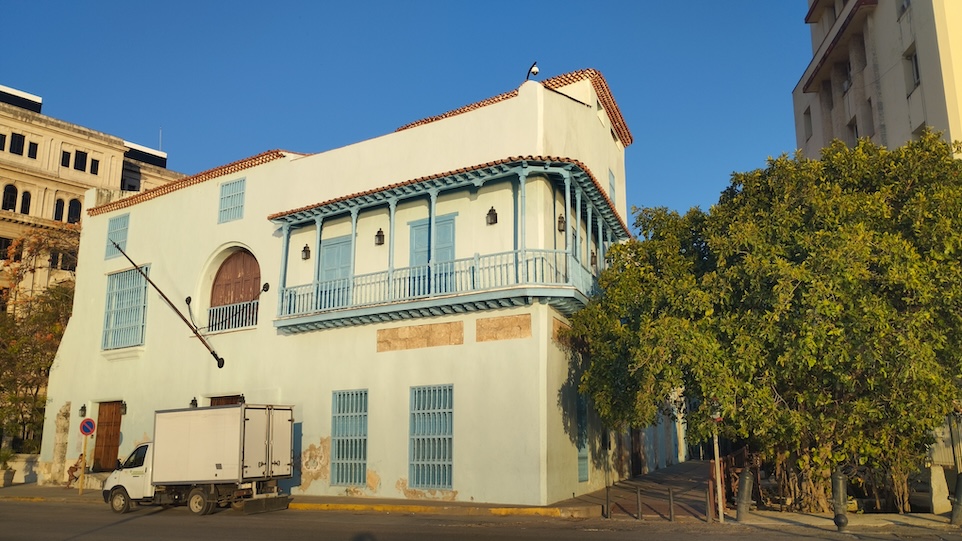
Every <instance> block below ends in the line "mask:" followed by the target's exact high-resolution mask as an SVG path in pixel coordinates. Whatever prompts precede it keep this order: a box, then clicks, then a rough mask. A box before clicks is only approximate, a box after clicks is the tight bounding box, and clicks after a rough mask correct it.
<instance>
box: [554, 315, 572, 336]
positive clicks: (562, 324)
mask: <svg viewBox="0 0 962 541" xmlns="http://www.w3.org/2000/svg"><path fill="white" fill-rule="evenodd" d="M569 328H570V326H569V325H568V324H567V323H565V322H564V321H561V320H560V319H558V318H554V319H552V321H551V339H552V340H554V341H555V342H559V340H558V335H559V334H560V333H561V330H562V329H569Z"/></svg>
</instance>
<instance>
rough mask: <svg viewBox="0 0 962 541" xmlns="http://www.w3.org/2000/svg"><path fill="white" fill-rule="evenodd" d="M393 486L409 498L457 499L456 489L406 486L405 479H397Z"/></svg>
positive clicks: (447, 500) (406, 481) (445, 500)
mask: <svg viewBox="0 0 962 541" xmlns="http://www.w3.org/2000/svg"><path fill="white" fill-rule="evenodd" d="M394 487H395V488H397V489H398V492H400V493H401V494H404V497H405V498H407V499H409V500H436V501H442V502H456V501H458V491H457V490H443V489H436V488H429V489H423V488H408V480H407V479H398V480H397V483H395V484H394Z"/></svg>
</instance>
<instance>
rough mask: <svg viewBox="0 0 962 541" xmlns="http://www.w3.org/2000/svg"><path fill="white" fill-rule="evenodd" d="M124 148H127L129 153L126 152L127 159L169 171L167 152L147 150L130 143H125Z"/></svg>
mask: <svg viewBox="0 0 962 541" xmlns="http://www.w3.org/2000/svg"><path fill="white" fill-rule="evenodd" d="M124 146H126V147H127V151H126V152H124V157H125V158H130V159H131V160H137V161H138V162H143V163H146V164H150V165H156V166H157V167H163V168H164V169H167V153H166V152H163V151H161V150H154V149H152V148H147V147H145V146H141V145H138V144H137V143H131V142H130V141H124Z"/></svg>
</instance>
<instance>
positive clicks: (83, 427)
mask: <svg viewBox="0 0 962 541" xmlns="http://www.w3.org/2000/svg"><path fill="white" fill-rule="evenodd" d="M95 430H97V423H95V422H94V420H93V419H91V418H90V417H87V418H86V419H84V420H83V421H80V433H81V434H83V435H84V436H89V435H91V434H93V433H94V431H95Z"/></svg>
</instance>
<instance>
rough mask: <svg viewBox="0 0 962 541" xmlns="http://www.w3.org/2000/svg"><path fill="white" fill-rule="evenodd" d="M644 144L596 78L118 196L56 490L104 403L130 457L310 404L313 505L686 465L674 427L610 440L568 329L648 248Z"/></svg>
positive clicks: (306, 435)
mask: <svg viewBox="0 0 962 541" xmlns="http://www.w3.org/2000/svg"><path fill="white" fill-rule="evenodd" d="M630 143H631V133H630V132H629V131H628V127H627V126H626V125H625V122H624V119H623V118H622V116H621V114H620V112H619V110H618V107H617V105H616V104H615V101H614V99H613V98H612V96H611V93H610V92H609V89H608V86H607V84H606V82H605V80H604V78H602V76H601V74H600V73H598V72H597V71H594V70H583V71H578V72H574V73H570V74H566V75H561V76H557V77H553V78H550V79H547V80H545V81H543V82H535V81H529V82H525V83H524V84H523V85H522V86H521V87H520V88H518V89H517V90H514V91H512V92H509V93H506V94H503V95H500V96H496V97H494V98H491V99H488V100H485V101H483V102H480V103H476V104H472V105H469V106H466V107H463V108H461V109H458V110H455V111H451V112H449V113H446V114H443V115H440V116H437V117H433V118H429V119H425V120H422V121H419V122H416V123H413V124H411V125H408V126H404V127H402V128H400V129H399V130H397V131H396V132H394V133H391V134H389V135H385V136H382V137H379V138H376V139H372V140H369V141H364V142H361V143H357V144H354V145H351V146H347V147H344V148H340V149H336V150H332V151H329V152H323V153H320V154H311V155H303V154H297V153H291V152H284V151H270V152H265V153H263V154H260V155H258V156H254V157H252V158H248V159H245V160H241V161H239V162H236V163H232V164H229V165H226V166H223V167H219V168H216V169H213V170H211V171H207V172H204V173H201V174H198V175H195V176H193V177H188V178H185V179H183V180H180V181H178V182H175V183H171V184H168V185H164V186H161V187H159V188H156V189H153V190H148V191H146V192H144V193H141V194H137V195H131V196H127V197H124V198H119V199H118V198H116V197H115V196H114V194H111V193H108V192H105V191H100V192H98V193H97V194H96V195H95V194H94V193H93V191H92V192H91V193H90V194H88V197H87V199H86V201H87V202H88V204H87V205H86V207H87V208H86V213H85V215H84V218H83V219H84V222H83V233H82V239H81V244H82V249H81V252H80V253H81V260H80V264H79V267H78V274H77V291H76V302H75V308H74V316H73V319H72V320H71V322H70V325H69V326H68V328H67V332H66V335H65V336H64V339H63V343H62V345H61V348H60V352H59V354H58V356H57V358H56V360H55V362H54V365H53V368H52V370H51V375H50V389H49V400H48V405H47V418H46V421H47V422H46V424H45V427H44V438H43V450H42V455H41V462H42V464H43V465H42V471H43V472H44V479H43V481H44V482H49V483H58V482H60V481H61V480H62V479H64V475H65V474H64V473H63V472H64V464H65V463H72V462H73V460H75V459H76V457H77V455H78V454H79V453H80V450H81V448H82V437H81V436H80V434H79V431H78V424H79V422H80V420H81V418H82V416H84V415H86V416H88V417H91V418H94V419H95V420H97V421H98V425H99V426H98V429H97V433H96V435H95V437H94V439H93V440H92V441H91V442H90V449H91V452H90V455H92V459H93V460H94V463H95V465H96V466H97V467H99V468H110V467H112V466H113V464H114V463H115V461H116V459H117V457H118V456H124V455H126V454H127V453H128V452H130V451H131V450H132V449H133V448H134V447H135V446H136V445H137V444H138V443H140V442H143V441H145V440H147V439H149V438H150V437H151V433H152V422H153V412H154V411H155V410H160V409H168V408H178V407H187V406H188V405H189V404H199V405H201V406H204V405H209V404H213V405H216V404H223V403H229V402H235V401H238V400H246V401H248V402H251V403H275V404H291V405H293V406H294V407H295V415H296V419H297V424H296V426H295V433H296V441H295V452H296V453H298V454H299V457H298V463H299V464H300V468H299V471H298V474H297V476H296V477H295V479H294V480H293V482H292V486H291V487H290V488H291V490H292V492H293V494H294V495H295V496H296V495H298V494H311V495H344V494H349V495H356V496H371V497H380V498H412V499H417V498H437V499H450V500H459V501H475V502H492V503H514V504H534V505H540V504H548V503H551V502H555V501H559V500H562V499H565V498H569V497H571V495H572V494H573V493H574V494H582V493H585V492H588V491H591V490H595V489H597V488H599V487H603V486H605V483H606V481H608V482H610V481H611V480H613V479H619V478H623V477H624V476H626V475H628V474H630V469H631V468H630V461H631V460H632V459H633V457H631V455H632V452H631V449H630V447H632V446H634V447H635V448H636V454H639V453H640V454H644V455H646V456H640V454H639V456H637V457H634V461H635V462H638V461H641V462H644V463H645V467H648V468H651V467H654V465H655V464H658V463H661V464H664V463H666V462H668V463H671V462H675V461H677V460H683V459H684V453H683V451H679V449H680V448H683V446H682V445H681V444H680V442H679V439H683V438H680V437H679V436H678V434H677V433H675V431H674V428H673V427H669V429H665V428H659V429H657V430H654V431H649V432H648V433H647V437H636V438H634V441H633V442H632V443H629V439H628V438H627V437H626V436H616V437H614V438H612V439H611V441H612V443H613V444H612V445H610V446H609V445H607V443H606V442H607V441H609V437H608V434H607V433H606V432H605V431H604V430H603V429H602V427H600V426H599V425H598V423H597V421H596V420H595V418H594V417H593V416H592V415H590V414H589V412H590V405H589V404H587V403H586V401H585V400H583V399H580V398H579V396H578V394H577V391H576V383H575V382H573V378H574V377H576V374H575V375H572V374H571V373H569V364H570V363H569V356H568V354H567V353H566V352H565V350H564V349H563V348H562V346H561V345H560V344H559V342H558V341H557V340H556V333H557V332H558V330H559V329H560V328H562V327H564V326H565V325H566V324H567V323H566V322H567V317H568V316H570V315H571V314H572V313H573V312H574V311H576V310H577V309H578V308H580V307H582V306H584V305H585V303H586V302H587V300H588V297H589V295H590V294H591V293H592V289H593V288H594V287H595V285H594V284H595V277H596V275H597V273H598V272H599V270H600V268H601V267H603V265H604V261H605V252H606V250H607V249H608V248H609V247H610V246H611V245H612V244H613V243H616V242H619V241H622V240H624V239H627V238H628V237H629V231H628V228H627V226H626V205H625V161H624V150H625V147H626V146H627V145H628V144H630ZM110 240H115V241H116V242H117V243H118V244H119V246H120V247H121V249H122V250H123V251H124V252H125V253H126V254H127V255H129V257H130V258H131V259H132V260H133V261H134V262H135V263H136V264H137V265H142V266H143V268H144V270H145V271H146V272H147V273H148V274H149V278H150V280H151V281H153V282H154V283H155V284H156V285H157V286H158V287H159V288H160V289H161V290H163V292H164V293H165V294H166V296H167V297H168V298H169V299H170V300H171V302H172V304H173V305H174V306H175V307H176V308H177V309H179V310H181V311H183V312H184V313H185V314H189V317H190V318H191V319H192V320H193V321H194V322H195V323H196V325H197V326H198V327H199V328H200V330H201V334H202V335H203V336H204V337H205V339H206V341H207V342H208V343H209V344H210V346H211V347H212V348H213V349H214V350H215V351H216V354H217V356H219V357H221V358H223V361H224V362H223V368H218V363H217V361H215V357H214V356H212V355H211V354H210V353H209V352H208V351H207V349H206V348H205V345H204V344H203V343H202V341H201V340H200V339H198V338H197V337H196V336H195V335H194V333H193V332H191V330H190V329H189V328H188V326H187V325H185V322H184V321H183V320H182V319H181V317H180V316H178V314H177V313H176V312H175V311H174V310H173V309H172V308H171V307H169V306H167V304H166V302H165V300H164V299H163V298H162V297H161V296H160V295H159V294H158V293H157V291H155V290H154V289H153V288H152V286H151V285H150V284H148V283H147V281H145V279H144V278H143V277H142V276H141V274H140V273H139V272H138V271H137V270H136V268H135V267H134V266H133V265H132V264H131V263H130V262H129V261H128V260H127V259H126V258H125V257H124V255H123V253H121V252H120V251H118V250H117V249H116V248H115V247H114V246H113V244H112V243H111V242H110ZM188 299H189V300H188ZM185 300H186V302H185Z"/></svg>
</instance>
